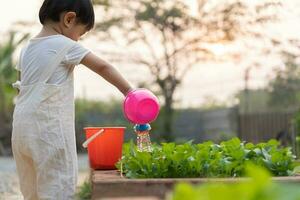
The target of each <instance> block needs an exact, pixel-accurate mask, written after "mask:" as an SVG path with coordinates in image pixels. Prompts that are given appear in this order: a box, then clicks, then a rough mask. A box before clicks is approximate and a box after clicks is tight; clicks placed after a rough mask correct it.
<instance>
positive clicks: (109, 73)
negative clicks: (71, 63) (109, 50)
mask: <svg viewBox="0 0 300 200" xmlns="http://www.w3.org/2000/svg"><path fill="white" fill-rule="evenodd" d="M81 64H83V65H85V66H87V67H88V68H90V69H91V70H93V71H94V72H96V73H97V74H99V75H100V76H102V77H103V78H104V79H105V80H107V81H108V82H110V83H111V84H113V85H114V86H116V87H117V88H118V89H119V90H120V92H122V93H123V94H124V96H126V94H127V93H128V92H129V91H130V90H132V87H131V86H130V84H129V82H128V81H127V80H126V79H125V78H123V76H122V75H121V74H120V73H119V72H118V71H117V70H116V69H115V68H114V67H113V66H112V65H110V64H109V63H107V62H105V61H104V60H102V59H101V58H99V57H98V56H96V55H95V54H93V53H88V54H87V55H86V56H85V57H84V58H83V59H82V61H81Z"/></svg>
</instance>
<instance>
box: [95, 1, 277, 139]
mask: <svg viewBox="0 0 300 200" xmlns="http://www.w3.org/2000/svg"><path fill="white" fill-rule="evenodd" d="M94 2H95V4H98V5H102V6H103V7H102V8H105V9H103V12H104V13H105V14H104V15H103V17H102V18H101V19H102V20H101V21H99V22H98V23H97V26H96V29H97V30H100V31H101V32H100V33H99V36H101V38H104V39H112V40H113V41H115V42H120V43H123V44H124V45H125V46H126V48H130V47H137V46H135V45H139V46H138V48H139V52H142V53H140V54H135V56H133V57H131V58H130V59H131V60H132V61H133V62H134V63H136V64H139V65H144V66H146V67H147V68H148V69H149V71H150V72H151V74H152V77H153V82H154V83H155V84H156V85H157V86H158V87H159V90H160V94H161V96H162V98H163V100H164V108H163V115H164V135H163V137H164V138H165V139H166V140H171V139H172V136H171V132H172V122H173V116H174V94H175V92H176V89H177V88H178V86H179V85H180V84H181V82H182V80H183V79H184V77H185V75H186V74H187V72H188V71H189V70H190V69H191V68H192V67H194V66H195V65H197V64H198V63H199V62H200V61H206V60H213V59H216V58H217V57H216V56H215V55H214V52H213V49H212V46H213V45H215V44H224V43H230V42H233V41H234V40H236V39H237V38H240V36H242V35H252V36H254V37H263V35H262V34H260V32H259V31H257V29H256V28H257V24H262V23H265V22H267V21H270V20H274V19H275V18H276V14H274V13H271V14H270V13H267V14H266V13H264V12H263V11H264V10H265V9H268V8H270V7H273V6H278V4H279V3H277V2H274V1H270V2H267V1H264V2H263V3H259V4H257V5H254V6H253V5H249V4H248V3H247V1H241V0H236V1H231V2H229V1H224V2H217V3H216V4H213V3H211V1H208V0H199V1H198V3H197V5H195V6H197V9H195V10H194V11H195V12H193V9H192V8H191V7H189V6H188V5H187V4H185V3H184V1H182V0H128V1H124V0H114V1H108V0H96V1H94ZM118 58H119V55H118ZM217 59H220V58H219V57H218V58H217ZM125 60H126V61H127V62H128V59H127V58H125Z"/></svg>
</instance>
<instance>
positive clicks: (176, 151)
mask: <svg viewBox="0 0 300 200" xmlns="http://www.w3.org/2000/svg"><path fill="white" fill-rule="evenodd" d="M294 159H295V156H294V155H293V154H292V152H291V150H290V148H280V147H279V144H278V142H277V141H275V140H270V141H269V142H267V143H260V144H256V145H255V144H252V143H244V142H241V141H240V140H239V139H238V138H233V139H231V140H228V141H224V142H221V143H220V144H214V143H212V142H204V143H201V144H193V143H192V142H187V143H184V144H178V145H176V144H175V143H162V145H153V152H151V153H148V152H139V151H137V148H136V146H135V145H134V144H133V142H131V143H127V144H125V145H124V150H123V157H122V159H121V160H120V161H119V162H118V163H117V168H118V169H119V170H121V171H122V172H123V173H124V174H125V176H126V177H128V178H188V177H189V178H195V177H239V176H244V175H245V166H246V163H248V162H252V163H254V164H256V165H258V166H262V167H265V168H266V169H267V170H268V171H269V172H270V173H271V174H272V175H273V176H288V175H292V174H293V168H294V164H293V162H294Z"/></svg>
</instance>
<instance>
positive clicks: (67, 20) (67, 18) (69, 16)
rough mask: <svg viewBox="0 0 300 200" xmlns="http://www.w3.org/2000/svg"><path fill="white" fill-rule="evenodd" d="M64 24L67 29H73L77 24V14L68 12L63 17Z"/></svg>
mask: <svg viewBox="0 0 300 200" xmlns="http://www.w3.org/2000/svg"><path fill="white" fill-rule="evenodd" d="M63 22H64V25H65V26H66V27H67V28H70V27H72V26H73V25H74V24H76V13H75V12H67V13H66V14H65V15H64V17H63Z"/></svg>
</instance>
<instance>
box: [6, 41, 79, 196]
mask: <svg viewBox="0 0 300 200" xmlns="http://www.w3.org/2000/svg"><path fill="white" fill-rule="evenodd" d="M71 46H72V43H70V44H67V45H66V46H65V47H62V49H61V51H60V52H58V53H57V54H56V56H57V59H56V60H55V62H53V63H49V65H48V66H45V69H44V71H43V74H42V75H41V76H40V78H39V81H38V82H37V83H35V84H32V85H26V86H22V84H21V86H20V93H19V95H18V97H17V102H16V107H15V110H14V115H13V133H12V149H13V155H14V158H15V160H16V165H17V172H18V175H19V180H20V188H21V192H22V194H23V196H24V199H25V200H38V199H43V200H44V199H47V200H48V199H49V200H50V199H51V200H69V199H74V194H75V188H76V183H77V154H76V142H75V141H76V140H75V128H74V89H73V72H72V73H70V75H69V77H68V79H67V81H65V82H64V83H62V84H59V85H55V84H48V83H47V81H48V80H49V78H50V77H51V75H52V74H53V72H54V71H55V67H56V66H57V65H58V64H59V63H60V62H61V60H62V59H63V57H64V56H65V54H66V53H67V51H68V50H69V49H70V48H71Z"/></svg>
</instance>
